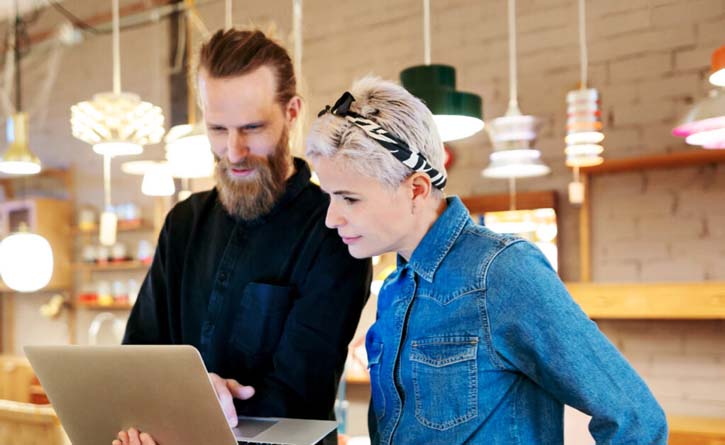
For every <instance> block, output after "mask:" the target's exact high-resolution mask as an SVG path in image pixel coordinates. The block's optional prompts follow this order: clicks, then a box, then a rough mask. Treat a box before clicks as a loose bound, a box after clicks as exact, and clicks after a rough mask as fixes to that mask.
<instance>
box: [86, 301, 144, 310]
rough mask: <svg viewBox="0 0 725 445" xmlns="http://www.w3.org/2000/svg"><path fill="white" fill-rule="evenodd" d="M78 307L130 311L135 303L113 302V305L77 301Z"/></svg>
mask: <svg viewBox="0 0 725 445" xmlns="http://www.w3.org/2000/svg"><path fill="white" fill-rule="evenodd" d="M76 307H78V308H81V309H88V310H89V311H129V310H131V308H132V307H133V305H131V304H129V303H113V304H111V305H107V304H98V303H81V302H79V301H76Z"/></svg>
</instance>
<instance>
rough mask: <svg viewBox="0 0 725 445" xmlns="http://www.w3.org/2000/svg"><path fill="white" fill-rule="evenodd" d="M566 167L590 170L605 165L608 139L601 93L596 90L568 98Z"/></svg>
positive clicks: (581, 91) (570, 94)
mask: <svg viewBox="0 0 725 445" xmlns="http://www.w3.org/2000/svg"><path fill="white" fill-rule="evenodd" d="M566 103H567V121H566V138H565V141H566V150H565V153H566V165H567V166H568V167H590V166H594V165H599V164H601V163H602V162H604V159H603V158H602V156H601V154H602V152H603V151H604V147H602V146H601V145H599V143H600V142H602V141H603V140H604V134H603V133H602V132H601V129H602V120H601V117H602V116H601V111H600V109H599V92H598V91H597V90H596V89H594V88H589V89H579V90H573V91H569V93H568V94H567V95H566Z"/></svg>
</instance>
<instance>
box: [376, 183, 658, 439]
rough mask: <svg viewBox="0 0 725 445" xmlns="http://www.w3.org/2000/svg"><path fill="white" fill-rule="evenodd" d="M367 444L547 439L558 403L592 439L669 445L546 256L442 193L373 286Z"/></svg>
mask: <svg viewBox="0 0 725 445" xmlns="http://www.w3.org/2000/svg"><path fill="white" fill-rule="evenodd" d="M366 348H367V353H368V360H369V366H370V379H371V384H372V403H371V410H370V412H369V427H370V433H371V438H372V442H373V444H396V445H397V444H421V445H422V444H425V445H432V444H441V445H453V444H463V443H466V444H469V443H472V444H487V445H533V444H544V445H553V444H561V443H562V442H563V405H564V404H567V405H570V406H573V407H575V408H577V409H578V410H580V411H583V412H585V413H587V414H589V415H591V416H592V420H591V423H590V424H589V430H590V431H591V433H592V436H593V437H594V438H595V440H596V443H597V444H647V445H655V444H663V445H664V444H665V443H666V441H667V423H666V420H665V416H664V413H663V411H662V409H661V408H660V406H659V405H658V404H657V401H656V400H655V399H654V397H653V396H652V393H651V392H650V391H649V389H648V388H647V386H646V385H645V383H644V382H643V381H642V380H641V379H640V377H639V376H638V375H637V374H636V372H635V371H634V370H633V369H632V367H631V366H630V365H629V364H628V363H627V361H626V360H625V359H624V357H622V355H621V354H620V353H619V352H618V351H617V349H615V347H614V346H613V345H612V344H611V343H610V342H609V341H608V340H607V338H606V337H605V336H604V335H603V334H602V333H601V332H600V331H599V329H598V328H597V325H596V324H595V323H594V322H592V321H591V320H590V319H589V318H587V316H586V314H584V312H582V310H581V309H580V308H579V306H578V305H577V304H576V303H575V302H574V301H573V300H572V298H571V296H570V295H569V293H568V292H567V290H566V288H565V287H564V285H563V283H562V282H561V281H560V280H559V277H558V276H557V274H556V272H554V270H553V269H552V268H551V266H550V265H549V263H548V262H547V260H546V259H545V258H544V256H543V254H541V252H540V251H539V250H538V249H537V248H536V247H535V246H534V245H532V244H531V243H529V242H527V241H525V240H522V239H520V238H517V237H514V236H509V235H500V234H496V233H494V232H491V231H490V230H488V229H486V228H485V227H482V226H480V225H477V224H475V223H474V222H473V221H472V219H471V217H470V215H469V214H468V211H467V210H466V208H465V207H464V206H463V204H462V203H461V201H460V200H459V199H458V198H456V197H453V198H449V199H448V206H447V209H446V210H445V212H444V213H443V214H442V215H441V216H440V217H439V218H438V220H437V221H436V222H435V223H434V225H433V226H432V227H431V229H430V230H429V231H428V233H427V234H426V235H425V237H424V238H423V240H422V241H421V243H420V244H419V245H418V247H417V248H416V249H415V251H414V252H413V254H412V256H411V258H410V261H409V262H407V263H406V262H405V260H403V259H402V258H400V257H399V258H398V268H397V270H396V271H395V272H393V273H392V274H391V275H390V276H389V277H388V278H387V280H386V281H385V284H384V285H383V288H382V290H381V292H380V295H379V297H378V309H377V321H376V322H375V324H374V325H373V326H372V328H371V329H370V331H369V332H368V334H367V339H366Z"/></svg>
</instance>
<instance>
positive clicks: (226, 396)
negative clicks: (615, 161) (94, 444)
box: [114, 372, 254, 445]
mask: <svg viewBox="0 0 725 445" xmlns="http://www.w3.org/2000/svg"><path fill="white" fill-rule="evenodd" d="M209 378H210V379H211V383H212V385H213V386H214V391H215V392H216V396H217V398H218V399H219V403H221V405H222V411H224V415H225V416H226V418H227V422H228V423H229V426H230V427H232V428H234V427H235V426H237V423H238V422H239V419H237V410H236V408H234V398H235V397H236V398H237V399H240V400H247V399H250V398H251V397H252V396H254V388H252V387H251V386H244V385H242V384H240V383H239V382H237V381H236V380H233V379H223V378H221V377H219V376H218V375H216V374H214V373H213V372H210V373H209ZM114 445H115V444H114ZM123 445H126V444H123ZM131 445H147V444H146V443H140V444H136V443H133V444H131ZM149 445H153V444H149Z"/></svg>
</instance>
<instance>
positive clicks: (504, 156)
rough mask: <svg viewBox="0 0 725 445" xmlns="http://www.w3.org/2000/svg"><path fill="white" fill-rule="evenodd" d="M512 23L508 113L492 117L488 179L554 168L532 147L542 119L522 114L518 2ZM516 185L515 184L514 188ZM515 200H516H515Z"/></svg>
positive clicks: (511, 6) (513, 3)
mask: <svg viewBox="0 0 725 445" xmlns="http://www.w3.org/2000/svg"><path fill="white" fill-rule="evenodd" d="M508 24H509V105H508V110H507V111H506V114H505V115H504V116H502V117H498V118H496V119H493V120H491V121H490V122H489V123H488V124H487V126H486V128H487V129H488V133H489V136H490V138H491V141H492V143H493V152H492V153H491V156H490V161H491V162H490V164H489V166H488V167H486V168H485V169H484V170H483V171H482V172H481V174H482V175H483V176H485V177H487V178H509V179H512V180H513V179H515V178H528V177H534V176H543V175H546V174H548V173H549V172H550V171H551V170H550V169H549V167H548V166H546V164H544V163H543V161H542V160H541V152H540V151H539V150H537V149H536V148H534V147H533V144H534V142H535V141H536V134H537V131H538V127H539V122H540V121H539V119H538V118H536V117H534V116H527V115H523V114H521V110H520V109H519V103H518V90H517V87H518V85H517V72H516V1H515V0H509V3H508ZM514 186H515V185H514V184H513V183H512V188H513V187H514ZM512 202H513V201H512Z"/></svg>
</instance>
